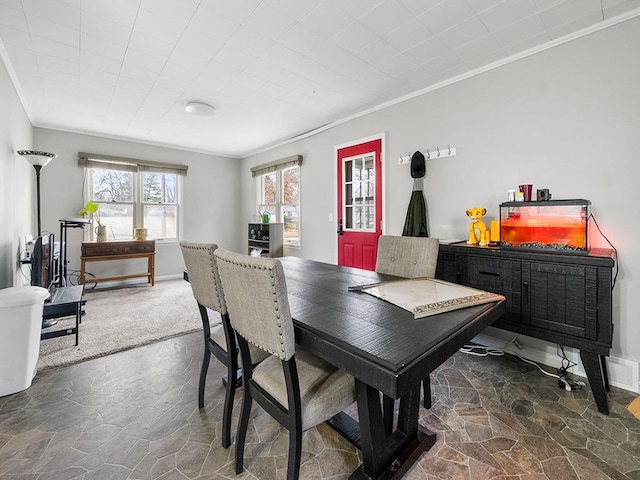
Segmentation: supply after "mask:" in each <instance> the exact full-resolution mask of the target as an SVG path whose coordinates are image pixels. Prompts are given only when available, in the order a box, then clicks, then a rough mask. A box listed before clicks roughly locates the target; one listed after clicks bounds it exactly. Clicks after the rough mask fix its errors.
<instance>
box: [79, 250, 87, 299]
mask: <svg viewBox="0 0 640 480" xmlns="http://www.w3.org/2000/svg"><path fill="white" fill-rule="evenodd" d="M86 269H87V265H86V263H85V261H84V258H81V259H80V285H82V293H84V282H85V280H84V274H85V272H86Z"/></svg>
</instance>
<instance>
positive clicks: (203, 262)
mask: <svg viewBox="0 0 640 480" xmlns="http://www.w3.org/2000/svg"><path fill="white" fill-rule="evenodd" d="M217 248H218V246H217V245H216V244H214V243H192V242H188V241H182V242H180V249H181V250H182V256H183V258H184V263H185V266H186V267H187V274H188V276H189V283H190V284H191V290H192V291H193V296H194V297H195V299H196V302H198V309H199V310H200V316H201V317H202V327H203V332H204V357H203V359H202V366H201V368H200V382H199V385H198V407H199V408H204V389H205V383H206V380H207V371H208V370H209V361H210V360H211V354H213V355H214V356H215V357H216V358H217V359H218V360H220V361H221V362H222V363H223V364H224V365H225V366H226V367H227V382H226V391H225V398H224V411H223V416H222V446H223V447H224V448H228V447H229V445H231V414H232V413H233V397H234V396H235V391H236V386H237V381H236V380H237V379H238V378H239V376H238V374H239V372H238V350H237V345H236V339H235V335H234V333H233V330H232V329H231V324H230V323H229V315H228V313H227V306H226V304H225V302H224V297H223V296H222V290H221V287H220V277H219V275H218V268H217V266H216V262H215V257H214V256H213V252H214V251H215V250H216V249H217ZM207 309H209V310H213V311H215V312H218V313H219V314H220V317H221V323H220V324H216V325H211V322H210V319H209V312H208V310H207ZM228 352H232V354H231V355H229V353H228ZM266 357H267V355H266V354H263V353H262V351H261V350H258V349H255V352H254V355H253V357H252V358H253V361H254V362H259V361H261V360H263V359H264V358H266Z"/></svg>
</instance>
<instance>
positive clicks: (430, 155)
mask: <svg viewBox="0 0 640 480" xmlns="http://www.w3.org/2000/svg"><path fill="white" fill-rule="evenodd" d="M421 151H422V154H423V155H424V158H425V160H436V159H438V158H447V157H455V156H456V147H452V146H451V145H447V146H446V147H432V148H427V149H426V150H421ZM410 163H411V154H408V155H406V156H405V155H402V154H401V155H400V156H399V157H398V165H409V164H410Z"/></svg>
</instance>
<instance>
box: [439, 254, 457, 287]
mask: <svg viewBox="0 0 640 480" xmlns="http://www.w3.org/2000/svg"><path fill="white" fill-rule="evenodd" d="M459 262H460V260H459V259H458V256H457V255H456V254H455V253H448V252H443V251H442V250H440V252H439V253H438V263H437V264H436V278H437V279H439V280H444V281H445V282H452V283H460V282H461V281H462V274H461V271H460V264H459Z"/></svg>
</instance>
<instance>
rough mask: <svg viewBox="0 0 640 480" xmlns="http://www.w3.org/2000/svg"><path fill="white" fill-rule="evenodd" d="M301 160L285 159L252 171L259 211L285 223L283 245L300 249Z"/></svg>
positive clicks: (273, 220) (274, 220) (275, 220)
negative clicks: (256, 184) (256, 183)
mask: <svg viewBox="0 0 640 480" xmlns="http://www.w3.org/2000/svg"><path fill="white" fill-rule="evenodd" d="M301 163H302V157H301V156H299V155H296V156H294V157H289V158H285V159H283V160H279V161H277V162H273V163H270V164H268V165H262V166H260V167H254V168H252V171H253V174H254V176H255V177H256V178H257V182H258V211H259V212H260V213H264V212H268V213H269V214H270V215H271V221H272V222H278V223H283V224H284V244H285V245H290V246H300V165H301Z"/></svg>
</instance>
